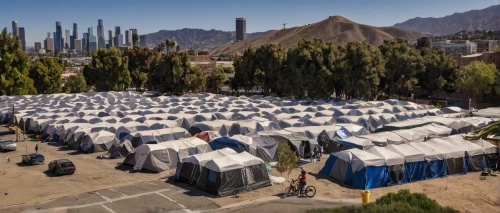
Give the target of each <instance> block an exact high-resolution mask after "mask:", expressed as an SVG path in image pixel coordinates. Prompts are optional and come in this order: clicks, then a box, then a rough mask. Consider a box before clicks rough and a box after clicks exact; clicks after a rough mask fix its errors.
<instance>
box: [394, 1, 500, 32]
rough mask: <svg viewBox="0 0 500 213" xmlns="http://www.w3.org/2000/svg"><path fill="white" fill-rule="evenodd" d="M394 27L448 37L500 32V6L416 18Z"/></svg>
mask: <svg viewBox="0 0 500 213" xmlns="http://www.w3.org/2000/svg"><path fill="white" fill-rule="evenodd" d="M393 27H396V28H401V29H406V30H411V31H415V32H421V33H430V34H433V35H447V34H452V33H456V32H459V31H462V30H466V31H471V30H500V4H499V5H493V6H490V7H487V8H484V9H480V10H469V11H466V12H463V13H458V12H457V13H453V14H451V15H447V16H443V17H439V18H435V17H427V18H422V17H415V18H412V19H408V20H406V21H404V22H400V23H396V24H395V25H393Z"/></svg>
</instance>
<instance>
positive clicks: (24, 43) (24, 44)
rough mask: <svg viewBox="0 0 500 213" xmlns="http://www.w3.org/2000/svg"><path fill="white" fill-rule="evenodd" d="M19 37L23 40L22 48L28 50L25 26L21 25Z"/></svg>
mask: <svg viewBox="0 0 500 213" xmlns="http://www.w3.org/2000/svg"><path fill="white" fill-rule="evenodd" d="M19 39H20V40H21V49H22V50H23V51H26V33H25V32H24V27H19Z"/></svg>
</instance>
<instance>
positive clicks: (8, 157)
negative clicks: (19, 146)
mask: <svg viewBox="0 0 500 213" xmlns="http://www.w3.org/2000/svg"><path fill="white" fill-rule="evenodd" d="M7 164H10V156H8V155H7Z"/></svg>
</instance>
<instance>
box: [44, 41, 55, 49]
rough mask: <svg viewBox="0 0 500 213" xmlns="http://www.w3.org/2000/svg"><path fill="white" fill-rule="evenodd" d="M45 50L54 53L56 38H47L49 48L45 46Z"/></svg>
mask: <svg viewBox="0 0 500 213" xmlns="http://www.w3.org/2000/svg"><path fill="white" fill-rule="evenodd" d="M45 50H47V51H52V52H54V51H55V49H54V38H47V46H45Z"/></svg>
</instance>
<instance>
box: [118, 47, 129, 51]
mask: <svg viewBox="0 0 500 213" xmlns="http://www.w3.org/2000/svg"><path fill="white" fill-rule="evenodd" d="M118 49H119V50H120V51H123V52H125V51H127V50H130V49H132V47H129V46H122V47H118Z"/></svg>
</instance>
